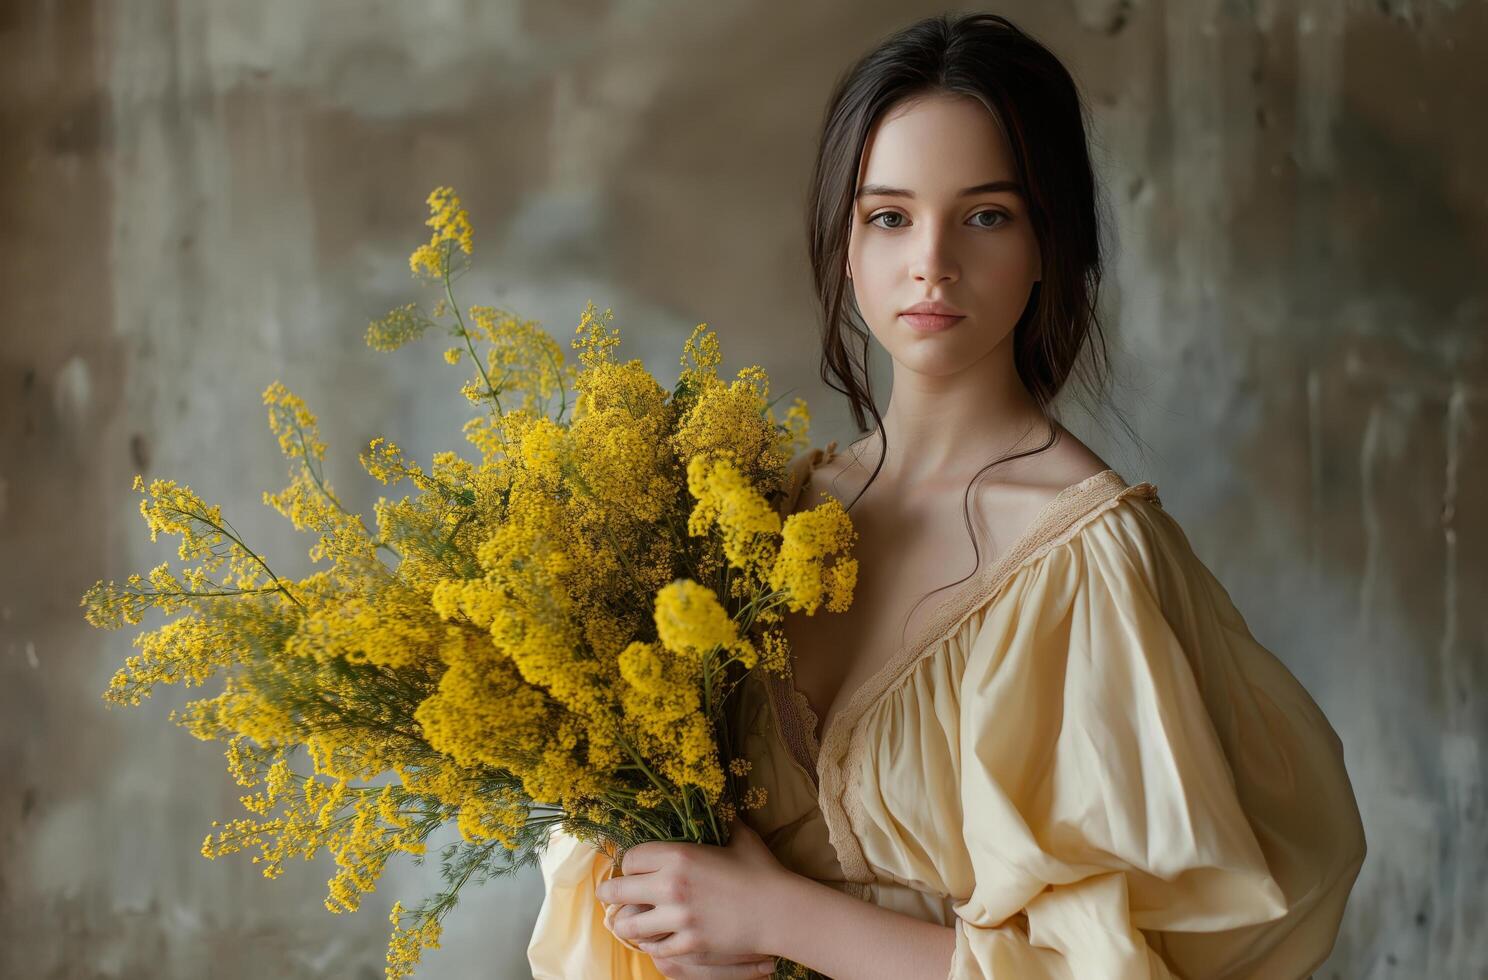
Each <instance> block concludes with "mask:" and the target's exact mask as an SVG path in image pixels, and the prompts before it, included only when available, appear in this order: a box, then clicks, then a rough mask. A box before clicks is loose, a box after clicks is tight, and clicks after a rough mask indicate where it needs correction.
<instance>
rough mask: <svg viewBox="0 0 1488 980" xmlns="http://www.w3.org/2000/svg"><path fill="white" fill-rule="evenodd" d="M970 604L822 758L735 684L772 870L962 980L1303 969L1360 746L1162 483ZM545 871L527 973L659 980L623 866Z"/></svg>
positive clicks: (1036, 546)
mask: <svg viewBox="0 0 1488 980" xmlns="http://www.w3.org/2000/svg"><path fill="white" fill-rule="evenodd" d="M835 447H836V443H830V444H828V446H827V447H826V448H825V449H821V448H816V449H813V450H811V451H810V452H809V453H807V454H805V455H802V456H799V457H797V459H796V460H795V461H793V463H792V467H791V474H792V479H791V485H790V487H789V489H788V492H787V493H786V494H785V496H784V499H783V502H782V514H783V515H785V514H790V513H794V511H795V508H796V505H797V502H798V498H799V496H800V490H801V487H802V486H803V485H804V484H805V483H806V480H807V478H808V476H809V474H810V472H811V471H812V470H813V469H814V468H815V467H816V466H818V465H820V464H821V462H822V461H823V460H830V459H831V458H832V457H833V456H834V455H835ZM813 503H814V502H813ZM932 584H933V583H932ZM966 585H967V586H969V588H967V589H966V591H963V592H960V593H958V594H957V596H956V598H954V599H950V600H947V601H946V602H945V603H943V604H942V605H941V606H940V607H938V608H937V609H936V610H935V611H934V614H933V615H931V616H930V617H929V619H928V620H927V621H926V625H925V626H924V627H923V628H922V629H920V630H918V631H916V633H915V635H914V636H913V637H911V639H912V640H913V642H911V643H908V644H906V645H905V647H904V648H903V649H902V650H901V651H900V652H899V654H898V655H897V656H896V657H894V658H892V659H891V660H890V661H889V662H887V663H886V664H884V666H883V667H882V668H881V669H879V670H878V671H877V672H876V673H875V674H873V675H872V676H871V677H870V678H869V679H868V680H867V681H866V682H864V683H863V684H862V685H861V687H859V688H858V689H857V690H855V691H847V690H844V691H843V692H842V693H841V694H839V696H838V697H839V698H847V700H845V701H843V702H842V707H840V708H838V709H837V710H836V712H835V714H834V716H833V717H832V718H831V719H830V721H831V725H830V727H829V728H828V729H827V730H826V731H825V732H823V733H821V742H820V745H818V744H817V740H816V731H817V728H818V724H817V719H816V717H815V715H814V713H813V711H812V709H811V707H810V704H809V703H808V701H807V700H806V698H805V696H804V695H802V694H800V693H799V692H798V691H797V690H796V689H795V687H794V684H793V683H792V682H791V681H789V680H786V679H781V678H775V677H773V676H771V675H762V676H758V677H751V678H750V679H749V680H748V681H746V682H745V683H744V684H743V685H741V687H740V689H739V692H738V693H739V697H737V698H736V699H735V700H734V704H735V710H737V711H738V712H739V714H738V715H737V723H738V724H740V725H741V726H742V728H741V731H742V735H743V749H744V755H745V756H746V757H747V758H749V759H750V761H751V762H752V763H753V769H752V771H751V773H750V776H749V779H750V782H751V784H752V785H760V786H764V787H766V789H767V790H768V801H767V803H766V805H765V806H764V807H762V808H760V809H756V810H750V811H745V812H744V818H745V819H746V820H747V821H748V822H749V824H750V826H752V827H753V828H754V829H755V830H757V831H758V832H759V833H760V835H761V836H762V837H763V839H764V840H765V842H766V843H767V844H769V846H770V848H771V850H772V852H773V853H774V854H775V855H776V856H777V857H778V858H779V859H780V861H781V862H782V863H783V864H784V865H785V866H786V867H788V868H789V869H790V870H792V871H794V872H796V873H798V874H802V875H806V876H808V877H811V878H814V879H817V880H819V881H821V882H823V883H826V884H828V885H830V886H831V887H834V888H837V889H839V890H841V891H844V892H847V893H848V894H851V895H854V896H856V897H859V898H861V899H863V900H864V901H868V902H873V903H876V904H878V905H881V906H885V907H887V908H890V909H894V910H896V911H899V912H903V913H906V914H908V915H911V916H915V917H916V918H920V919H924V920H927V921H931V922H935V923H938V924H940V925H944V926H951V927H954V929H955V935H956V949H955V954H954V957H953V959H952V962H951V967H950V973H949V980H1039V978H1054V977H1057V978H1061V980H1106V978H1121V980H1147V978H1167V977H1181V978H1206V980H1209V978H1214V980H1218V978H1224V980H1231V978H1258V980H1260V978H1264V980H1295V978H1304V977H1307V976H1309V975H1310V974H1311V972H1312V971H1313V970H1314V969H1315V968H1317V967H1318V965H1319V964H1321V963H1322V962H1323V960H1324V959H1326V957H1327V956H1328V953H1329V951H1330V950H1331V949H1332V947H1333V944H1334V940H1335V937H1336V936H1337V933H1338V928H1339V921H1340V918H1341V916H1342V914H1343V909H1344V903H1345V901H1346V900H1347V897H1348V894H1349V891H1350V889H1351V888H1352V887H1353V883H1354V880H1355V878H1356V877H1357V875H1358V873H1359V868H1360V866H1361V864H1362V863H1363V860H1364V853H1365V842H1364V832H1363V825H1362V823H1361V821H1360V818H1359V810H1358V806H1357V803H1356V801H1355V798H1354V794H1353V790H1352V787H1351V785H1350V782H1349V778H1348V775H1347V773H1346V771H1345V768H1344V751H1343V745H1342V744H1341V743H1340V741H1339V739H1338V736H1337V735H1336V734H1335V732H1334V731H1333V728H1332V727H1331V726H1330V725H1329V723H1328V720H1327V718H1326V717H1325V716H1324V715H1323V713H1322V711H1320V710H1319V708H1318V706H1317V704H1316V703H1315V702H1314V701H1313V699H1312V698H1311V697H1310V696H1309V695H1308V693H1307V691H1306V690H1305V689H1304V688H1303V687H1302V686H1301V684H1300V683H1298V681H1297V679H1296V678H1295V677H1293V676H1292V674H1291V673H1290V672H1289V671H1288V670H1287V669H1286V668H1285V667H1284V666H1283V665H1282V664H1281V662H1280V661H1279V660H1277V658H1276V657H1275V656H1273V655H1272V654H1271V653H1270V652H1269V651H1268V650H1267V649H1266V648H1265V647H1263V646H1262V645H1261V644H1260V643H1258V642H1257V641H1256V639H1255V638H1254V637H1253V636H1251V634H1250V631H1249V629H1248V628H1247V626H1246V624H1245V621H1244V619H1243V618H1242V617H1241V615H1240V613H1239V612H1238V611H1237V610H1236V608H1235V606H1234V604H1233V603H1232V602H1231V600H1230V597H1229V595H1228V593H1227V592H1226V591H1225V589H1224V588H1223V586H1221V585H1220V583H1219V581H1218V580H1217V579H1215V577H1214V575H1213V574H1212V573H1211V572H1210V571H1209V569H1208V568H1207V567H1206V566H1205V565H1204V564H1203V563H1202V562H1200V560H1199V559H1198V557H1197V556H1196V555H1195V554H1194V552H1193V551H1192V549H1191V548H1190V545H1189V542H1188V539H1187V537H1186V536H1185V534H1184V532H1183V530H1182V529H1181V528H1180V526H1179V525H1178V524H1177V522H1176V521H1175V520H1174V519H1173V518H1172V517H1171V516H1170V515H1169V514H1168V513H1167V512H1166V511H1165V510H1164V509H1163V507H1162V503H1161V501H1160V500H1159V499H1158V495H1157V489H1156V487H1154V486H1153V485H1152V484H1150V483H1139V484H1137V485H1135V486H1128V485H1127V484H1126V482H1125V481H1124V480H1122V478H1121V477H1120V476H1118V475H1117V473H1116V472H1115V471H1114V470H1106V471H1104V472H1101V473H1097V474H1095V475H1094V476H1091V477H1089V478H1087V479H1085V480H1082V481H1080V482H1079V483H1077V484H1074V485H1073V486H1069V487H1066V488H1065V489H1064V490H1062V491H1061V492H1060V493H1059V494H1058V495H1057V496H1055V497H1054V498H1053V499H1052V500H1051V501H1050V502H1049V503H1048V504H1046V505H1045V506H1044V508H1043V509H1042V510H1041V512H1040V513H1039V514H1038V516H1037V517H1036V518H1035V519H1034V520H1033V521H1032V522H1031V524H1030V525H1029V527H1028V528H1027V530H1026V531H1024V532H1023V534H1022V535H1021V536H1020V537H1019V538H1018V540H1017V541H1015V542H1014V544H1013V545H1012V546H1010V547H1009V548H1008V549H1006V550H1005V551H1004V552H1003V553H1002V554H1001V555H1000V556H999V557H998V558H997V559H996V561H995V562H993V563H992V564H990V565H989V566H988V567H987V568H985V569H984V570H982V571H981V572H980V573H979V576H978V577H977V578H975V579H973V580H969V581H968V583H966ZM948 591H949V590H948ZM818 615H823V613H818ZM542 867H543V877H544V880H545V882H546V884H547V889H548V890H547V898H546V900H545V902H544V904H543V907H542V910H541V912H540V914H539V916H538V920H537V925H536V928H535V930H534V933H533V935H532V940H531V943H530V945H529V948H528V955H529V960H530V963H531V965H532V969H533V975H534V977H535V978H538V980H547V978H553V980H557V978H562V980H575V978H604V977H615V978H637V980H640V978H644V980H653V978H657V977H659V976H660V973H659V972H658V971H657V970H656V968H655V966H654V965H653V964H652V963H651V962H650V958H649V957H648V956H647V955H646V954H645V953H643V952H641V951H639V950H638V949H636V948H634V947H631V946H630V944H629V943H622V942H621V941H619V940H617V939H616V938H615V937H614V936H613V935H612V934H611V933H610V931H609V930H608V929H607V928H606V927H605V916H606V913H607V912H613V908H606V907H605V906H604V905H603V903H600V902H599V901H598V900H597V899H596V898H595V896H594V887H595V885H596V884H597V883H598V882H599V881H602V880H604V879H605V878H607V877H609V875H610V870H609V862H608V860H607V859H606V858H605V857H604V855H602V854H601V853H599V852H598V851H597V850H595V849H594V848H593V847H591V846H589V845H587V844H582V843H580V842H578V841H575V840H574V839H573V838H571V837H568V836H567V835H563V834H556V835H555V836H554V837H553V838H551V845H550V847H549V849H548V851H547V853H546V854H545V856H544V860H543V863H542ZM764 952H773V951H764ZM838 980H852V978H838Z"/></svg>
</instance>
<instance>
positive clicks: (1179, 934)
mask: <svg viewBox="0 0 1488 980" xmlns="http://www.w3.org/2000/svg"><path fill="white" fill-rule="evenodd" d="M960 704H961V714H960V721H959V730H958V736H957V737H958V741H959V745H960V753H959V760H960V766H961V771H960V773H959V778H958V792H959V794H960V797H961V802H962V807H963V810H962V812H963V815H964V828H963V836H964V839H965V845H966V849H967V853H968V855H969V857H970V862H971V869H972V876H973V880H974V882H975V884H974V888H973V891H972V894H971V895H970V897H969V898H968V899H966V900H965V901H962V902H958V903H957V905H956V906H955V913H956V920H955V923H954V926H955V932H956V950H955V954H954V957H953V960H952V966H951V977H952V980H1013V978H1054V977H1058V978H1067V980H1084V978H1093V977H1101V978H1120V980H1155V978H1168V977H1181V978H1198V977H1203V978H1211V977H1212V978H1241V977H1247V978H1248V977H1267V978H1276V980H1289V978H1290V980H1299V978H1303V977H1306V976H1308V975H1309V974H1310V973H1311V971H1312V970H1313V969H1314V968H1315V967H1316V966H1318V965H1319V964H1321V963H1322V961H1323V960H1324V959H1326V957H1327V955H1328V953H1329V951H1330V950H1331V948H1332V945H1333V941H1334V938H1335V937H1336V934H1337V930H1338V923H1339V919H1340V917H1341V915H1342V910H1343V904H1344V901H1345V899H1346V898H1347V894H1348V891H1349V889H1350V888H1351V887H1352V884H1353V881H1354V878H1355V876H1356V875H1357V873H1358V870H1359V866H1360V864H1361V863H1362V861H1363V856H1364V838H1363V829H1362V824H1361V823H1360V820H1359V814H1358V808H1357V805H1356V803H1355V800H1354V795H1353V792H1352V789H1351V787H1350V784H1349V780H1348V777H1347V774H1346V772H1345V770H1344V765H1343V749H1342V745H1341V743H1340V742H1339V740H1338V738H1337V736H1336V734H1335V733H1334V732H1333V729H1332V728H1331V727H1330V726H1329V724H1328V722H1327V720H1326V719H1325V718H1324V716H1323V714H1322V712H1321V711H1320V710H1319V709H1318V707H1317V705H1316V704H1315V703H1314V702H1313V701H1312V699H1311V698H1310V697H1309V696H1308V695H1307V692H1306V691H1305V690H1304V689H1303V688H1302V686H1301V685H1300V684H1299V683H1298V682H1297V680H1296V679H1295V678H1294V677H1293V676H1292V675H1291V674H1290V673H1289V672H1288V671H1287V670H1286V668H1285V667H1284V666H1282V664H1281V663H1280V662H1279V661H1278V660H1277V659H1276V658H1275V657H1274V656H1272V655H1271V654H1270V653H1269V652H1268V651H1267V650H1265V648H1263V647H1262V646H1261V645H1260V644H1259V643H1258V642H1257V641H1256V640H1255V639H1254V638H1253V637H1252V636H1251V634H1250V632H1249V631H1248V630H1247V629H1246V627H1245V623H1244V621H1243V620H1242V619H1241V617H1240V614H1239V613H1238V612H1237V611H1236V610H1235V608H1234V606H1233V605H1232V604H1231V602H1230V599H1229V597H1228V595H1227V594H1226V593H1225V591H1224V589H1223V588H1222V587H1221V586H1220V585H1219V583H1218V582H1217V581H1216V580H1215V579H1214V576H1213V575H1212V574H1210V572H1209V570H1208V569H1207V568H1205V567H1204V566H1203V565H1202V563H1200V562H1199V560H1198V558H1197V557H1196V556H1195V555H1194V554H1193V552H1192V550H1191V549H1190V547H1189V544H1188V541H1187V540H1186V538H1185V537H1184V535H1183V532H1182V531H1181V529H1180V528H1179V527H1178V525H1177V524H1176V522H1174V521H1173V519H1172V518H1171V517H1170V516H1169V515H1168V514H1167V513H1166V512H1165V511H1163V510H1162V509H1161V505H1160V504H1158V503H1156V502H1155V501H1154V502H1149V501H1144V500H1140V499H1134V498H1127V501H1126V502H1123V503H1122V504H1121V505H1119V506H1114V507H1111V508H1109V509H1108V510H1106V511H1105V512H1104V513H1102V514H1101V515H1100V516H1098V517H1096V518H1094V519H1093V520H1091V521H1090V522H1089V523H1088V524H1086V525H1085V526H1084V527H1083V528H1081V530H1080V531H1079V532H1078V533H1073V534H1071V535H1069V536H1067V537H1066V538H1065V539H1064V540H1063V541H1061V542H1059V543H1057V544H1056V545H1055V546H1054V547H1053V548H1051V549H1050V550H1049V551H1047V552H1046V553H1044V554H1043V555H1042V556H1040V557H1038V558H1037V559H1035V560H1034V561H1033V562H1031V563H1029V564H1028V565H1026V566H1024V567H1022V568H1020V569H1019V570H1018V571H1017V572H1016V573H1015V574H1014V576H1013V578H1011V579H1010V580H1009V583H1008V594H1005V595H1003V596H1002V601H999V602H998V603H997V604H995V605H994V606H993V607H991V609H989V611H988V613H987V616H986V618H985V619H984V621H983V623H982V625H981V628H980V630H979V631H978V633H977V635H976V637H975V638H974V640H973V641H972V645H971V647H970V649H969V652H968V655H967V661H966V670H965V674H964V676H963V679H962V685H961V689H960Z"/></svg>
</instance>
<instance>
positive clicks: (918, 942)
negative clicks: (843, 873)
mask: <svg viewBox="0 0 1488 980" xmlns="http://www.w3.org/2000/svg"><path fill="white" fill-rule="evenodd" d="M777 881H778V884H777V885H776V889H775V891H774V893H773V894H771V895H768V896H766V898H767V900H766V901H764V902H762V903H761V905H762V907H763V913H764V916H765V919H766V921H765V923H764V925H765V939H766V943H765V948H766V949H768V950H769V951H770V952H772V953H775V954H776V955H777V956H784V957H786V958H787V959H790V960H794V961H795V962H797V963H800V964H801V965H802V966H809V967H811V968H812V969H813V970H815V971H817V972H818V973H822V974H825V975H827V976H829V977H852V978H853V980H880V978H882V980H945V978H946V977H947V976H949V975H950V972H951V956H952V954H953V953H954V952H955V950H956V930H955V929H954V928H952V927H950V926H939V925H936V924H935V923H933V922H925V921H923V920H921V919H916V918H913V917H911V916H908V915H904V914H902V913H899V912H893V911H891V910H889V909H886V908H882V907H880V906H877V905H874V904H872V903H871V902H865V901H863V900H862V899H858V898H853V897H852V896H851V895H847V894H844V893H843V892H840V891H838V890H837V889H835V888H832V887H831V886H829V885H824V884H822V883H821V882H819V881H816V880H814V879H811V878H805V877H802V876H801V875H797V874H789V873H787V874H785V875H782V876H781V877H780V878H779V879H777Z"/></svg>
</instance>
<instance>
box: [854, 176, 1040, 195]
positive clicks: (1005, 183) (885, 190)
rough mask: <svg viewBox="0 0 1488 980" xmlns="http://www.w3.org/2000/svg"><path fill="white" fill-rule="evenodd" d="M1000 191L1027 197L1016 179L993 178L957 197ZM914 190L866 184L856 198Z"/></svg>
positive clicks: (907, 193)
mask: <svg viewBox="0 0 1488 980" xmlns="http://www.w3.org/2000/svg"><path fill="white" fill-rule="evenodd" d="M998 191H1012V192H1013V193H1014V194H1017V195H1018V196H1019V197H1027V195H1026V194H1025V193H1024V192H1023V185H1022V184H1020V183H1018V182H1017V181H1016V180H991V181H988V182H987V183H985V184H977V185H976V186H975V187H968V188H966V189H965V190H963V191H961V192H960V193H959V194H957V195H956V196H957V197H970V196H972V195H973V194H995V193H997V192H998ZM914 196H915V195H914V191H910V190H905V189H904V188H902V187H889V186H888V185H886V184H864V185H863V186H862V187H860V188H858V193H857V194H856V195H854V200H857V199H859V198H864V197H914Z"/></svg>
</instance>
